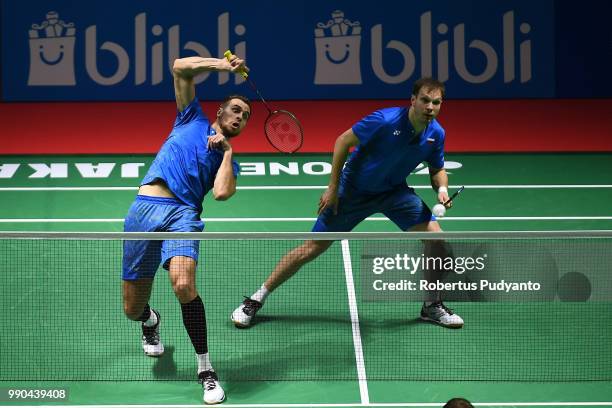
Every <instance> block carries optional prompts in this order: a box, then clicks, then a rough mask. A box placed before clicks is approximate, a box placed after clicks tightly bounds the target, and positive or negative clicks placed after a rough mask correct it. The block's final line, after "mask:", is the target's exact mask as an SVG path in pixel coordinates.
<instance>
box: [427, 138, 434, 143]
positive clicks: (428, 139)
mask: <svg viewBox="0 0 612 408" xmlns="http://www.w3.org/2000/svg"><path fill="white" fill-rule="evenodd" d="M435 141H436V139H434V138H433V137H428V138H427V143H429V144H432V143H433V142H435Z"/></svg>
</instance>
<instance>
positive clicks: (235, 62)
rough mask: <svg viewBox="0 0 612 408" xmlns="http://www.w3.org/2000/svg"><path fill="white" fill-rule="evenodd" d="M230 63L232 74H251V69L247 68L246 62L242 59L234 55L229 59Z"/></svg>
mask: <svg viewBox="0 0 612 408" xmlns="http://www.w3.org/2000/svg"><path fill="white" fill-rule="evenodd" d="M229 63H230V67H231V68H230V71H232V72H239V73H240V72H246V73H248V72H249V68H247V66H246V61H245V60H243V59H242V58H238V57H237V56H235V55H232V56H231V57H230V58H229Z"/></svg>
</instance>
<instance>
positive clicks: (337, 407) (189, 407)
mask: <svg viewBox="0 0 612 408" xmlns="http://www.w3.org/2000/svg"><path fill="white" fill-rule="evenodd" d="M444 404H445V402H388V403H385V402H381V403H375V402H373V403H369V404H359V403H357V404H350V403H347V404H223V405H220V407H223V408H284V407H287V408H308V407H316V408H327V407H329V408H350V407H438V408H440V407H442V406H443V405H444ZM472 404H473V405H474V406H476V407H610V406H612V402H472ZM4 406H5V405H0V407H4ZM6 406H9V405H6ZM10 406H11V407H14V406H16V405H10ZM48 406H52V407H54V408H202V407H203V406H204V405H202V404H182V405H181V404H173V405H169V404H147V405H48ZM19 407H20V408H39V407H40V405H19Z"/></svg>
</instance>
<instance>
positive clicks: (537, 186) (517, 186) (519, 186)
mask: <svg viewBox="0 0 612 408" xmlns="http://www.w3.org/2000/svg"><path fill="white" fill-rule="evenodd" d="M411 187H412V188H414V189H415V190H422V189H431V186H430V185H422V186H411ZM459 187H461V186H449V188H459ZM326 188H327V186H237V187H236V189H237V190H323V189H326ZM465 188H467V189H543V188H546V189H554V188H612V184H474V185H466V186H465ZM137 189H138V187H136V186H132V187H0V192H1V191H135V190H137Z"/></svg>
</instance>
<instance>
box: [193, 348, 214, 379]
mask: <svg viewBox="0 0 612 408" xmlns="http://www.w3.org/2000/svg"><path fill="white" fill-rule="evenodd" d="M196 356H197V358H198V374H199V373H201V372H202V371H215V370H214V368H213V367H212V364H210V359H209V358H208V353H204V354H196Z"/></svg>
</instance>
